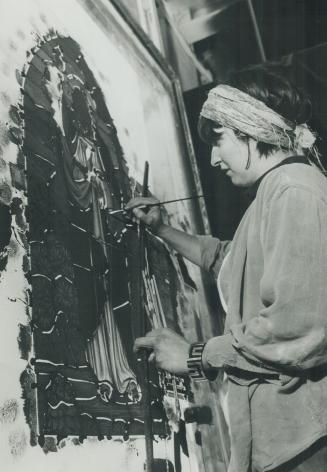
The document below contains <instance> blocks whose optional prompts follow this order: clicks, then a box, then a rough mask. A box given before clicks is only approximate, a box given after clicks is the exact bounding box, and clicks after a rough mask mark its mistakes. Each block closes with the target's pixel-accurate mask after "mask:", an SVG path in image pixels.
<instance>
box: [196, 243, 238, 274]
mask: <svg viewBox="0 0 327 472" xmlns="http://www.w3.org/2000/svg"><path fill="white" fill-rule="evenodd" d="M197 238H198V241H199V244H200V251H201V268H202V269H204V270H206V271H208V272H211V271H212V272H213V273H214V275H215V276H216V277H217V276H218V273H219V270H220V267H221V265H222V263H223V260H224V257H225V256H226V254H227V253H228V251H229V250H230V245H231V241H221V240H220V239H218V238H214V237H212V236H197Z"/></svg>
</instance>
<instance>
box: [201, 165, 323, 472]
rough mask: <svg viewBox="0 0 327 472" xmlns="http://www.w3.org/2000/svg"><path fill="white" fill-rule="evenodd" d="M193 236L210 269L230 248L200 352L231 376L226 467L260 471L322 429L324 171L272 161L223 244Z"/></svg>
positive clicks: (241, 471)
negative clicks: (220, 307) (215, 322)
mask: <svg viewBox="0 0 327 472" xmlns="http://www.w3.org/2000/svg"><path fill="white" fill-rule="evenodd" d="M199 241H200V243H201V248H202V267H203V268H204V269H207V270H213V271H214V273H215V274H216V275H217V273H218V271H219V268H220V267H221V264H222V261H223V259H224V256H225V255H226V252H227V251H229V255H228V258H227V260H226V263H224V265H223V268H222V272H221V273H220V285H221V287H220V288H221V290H222V292H223V295H224V299H225V301H226V302H227V315H226V324H225V334H224V335H222V336H217V337H214V338H212V339H210V340H209V341H208V342H207V344H206V346H205V349H204V352H203V358H204V360H205V361H206V362H207V363H208V364H209V365H210V366H212V367H215V368H223V369H224V371H225V372H226V373H227V375H228V379H229V381H228V408H229V417H230V421H231V424H230V433H231V446H232V447H231V449H232V457H231V463H230V468H229V472H248V471H249V470H252V469H251V467H252V468H253V470H258V471H266V470H267V471H268V470H270V469H273V468H275V467H277V466H278V465H280V464H282V463H284V462H286V461H287V460H289V459H291V458H292V457H294V456H295V455H297V454H298V453H300V452H302V451H303V450H304V449H306V448H308V447H309V446H310V445H311V444H312V443H313V442H314V441H316V440H317V439H318V438H320V437H322V436H324V435H326V434H327V179H326V177H324V176H323V175H322V174H321V173H320V172H319V171H318V170H317V169H316V168H314V167H313V166H309V165H306V164H302V163H292V164H289V165H283V166H281V167H278V168H276V169H274V170H272V171H271V172H270V173H269V174H268V175H266V176H265V177H264V179H263V180H262V182H261V183H260V186H259V189H258V192H257V195H256V198H255V200H254V201H253V202H252V204H251V205H250V207H249V208H248V210H247V212H246V213H245V215H244V217H243V219H242V221H241V223H240V225H239V227H238V229H237V232H236V234H235V236H234V239H233V241H232V243H231V244H228V243H227V242H224V241H220V240H218V239H216V238H213V237H210V236H199ZM251 464H252V466H251Z"/></svg>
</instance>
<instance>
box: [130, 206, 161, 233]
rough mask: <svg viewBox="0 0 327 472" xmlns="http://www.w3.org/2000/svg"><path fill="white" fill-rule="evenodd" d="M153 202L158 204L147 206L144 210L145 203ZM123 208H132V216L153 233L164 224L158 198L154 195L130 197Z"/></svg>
mask: <svg viewBox="0 0 327 472" xmlns="http://www.w3.org/2000/svg"><path fill="white" fill-rule="evenodd" d="M154 203H157V204H158V205H156V206H150V207H148V211H146V205H153V204H154ZM125 210H127V211H129V210H132V211H133V214H134V216H135V217H136V218H137V219H138V220H139V221H142V222H143V223H144V224H146V225H147V226H148V227H149V228H150V229H151V231H152V232H153V233H158V231H159V229H160V228H161V227H162V226H164V223H163V220H162V215H161V211H160V204H159V200H157V199H156V198H154V197H135V198H132V199H131V200H130V201H129V202H128V203H127V205H126V206H125ZM144 210H145V211H144Z"/></svg>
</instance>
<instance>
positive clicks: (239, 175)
mask: <svg viewBox="0 0 327 472" xmlns="http://www.w3.org/2000/svg"><path fill="white" fill-rule="evenodd" d="M213 131H214V134H215V140H214V142H213V147H212V152H211V165H212V166H213V167H217V166H220V168H221V170H222V171H223V172H224V173H226V175H227V176H228V177H229V178H230V179H231V181H232V183H233V184H234V185H237V186H240V187H248V186H250V185H252V184H253V183H254V182H255V181H256V180H257V178H258V176H257V172H256V170H257V169H256V161H257V159H259V158H260V157H259V153H258V152H257V151H256V146H255V147H254V146H253V145H252V142H250V141H252V140H251V138H249V142H248V141H247V140H246V139H245V140H242V139H240V138H239V137H237V136H236V135H235V133H234V131H233V130H232V129H230V128H225V127H220V128H214V130H213ZM250 148H251V149H250ZM249 152H250V154H251V165H250V167H249V169H246V165H247V161H248V156H249Z"/></svg>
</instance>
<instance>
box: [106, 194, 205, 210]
mask: <svg viewBox="0 0 327 472" xmlns="http://www.w3.org/2000/svg"><path fill="white" fill-rule="evenodd" d="M204 197H205V195H194V196H192V197H184V198H176V199H174V200H166V201H165V202H157V203H148V204H147V205H141V206H138V207H136V208H140V209H142V208H150V207H154V206H160V205H167V203H174V202H182V201H183V200H194V199H196V198H204ZM127 211H131V210H126V209H125V208H122V209H121V210H112V211H109V215H117V214H118V213H125V212H127Z"/></svg>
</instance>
